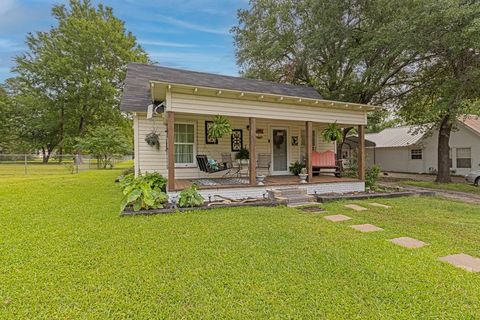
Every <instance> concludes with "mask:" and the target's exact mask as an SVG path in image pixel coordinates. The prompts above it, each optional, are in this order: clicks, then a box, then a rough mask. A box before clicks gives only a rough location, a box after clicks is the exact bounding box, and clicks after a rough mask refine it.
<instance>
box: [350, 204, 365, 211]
mask: <svg viewBox="0 0 480 320" xmlns="http://www.w3.org/2000/svg"><path fill="white" fill-rule="evenodd" d="M345 208H349V209H353V210H355V211H365V210H368V209H367V208H364V207H361V206H359V205H356V204H346V205H345Z"/></svg>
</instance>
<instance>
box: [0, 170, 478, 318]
mask: <svg viewBox="0 0 480 320" xmlns="http://www.w3.org/2000/svg"><path fill="white" fill-rule="evenodd" d="M119 172H120V171H119V170H106V171H98V170H97V171H88V172H83V173H80V174H79V175H68V174H65V175H63V174H59V175H47V176H44V177H41V178H40V176H26V177H23V176H19V177H15V176H14V177H5V176H4V177H0V228H1V232H0V318H1V319H34V318H43V319H78V318H80V319H94V318H95V319H125V318H135V319H153V318H156V319H161V318H172V319H180V318H217V319H221V318H224V319H240V318H241V319H244V318H247V319H248V318H250V319H256V318H288V319H292V318H303V319H319V318H331V319H336V318H342V319H345V318H358V319H359V318H363V319H379V318H385V319H392V318H403V319H412V318H421V319H426V318H431V319H438V318H443V319H448V318H450V319H459V318H469V319H478V318H480V308H479V305H480V274H474V273H469V272H466V271H463V270H460V269H457V268H455V267H453V266H450V265H448V264H446V263H443V262H440V261H438V260H437V258H438V257H440V256H444V255H447V254H452V253H459V252H465V253H468V254H471V255H475V256H480V232H479V230H480V209H479V207H478V206H477V207H475V206H471V205H466V204H461V203H456V202H448V201H446V200H440V199H435V198H397V199H389V200H377V202H382V203H385V204H389V205H392V206H393V209H390V210H385V209H380V208H374V207H368V208H369V210H368V211H365V212H354V211H352V210H347V209H344V208H343V204H342V203H332V204H328V205H326V208H327V210H328V212H329V213H331V214H335V213H343V214H347V215H349V216H351V217H353V218H354V219H353V220H351V221H347V222H342V223H332V222H329V221H327V220H325V219H323V218H322V216H323V215H324V214H313V213H301V212H300V211H298V210H296V209H290V208H284V207H278V208H237V209H228V210H212V211H208V212H207V211H205V212H194V213H193V212H192V213H183V214H169V215H157V216H138V217H124V218H121V217H119V215H118V202H119V199H120V197H121V195H120V192H119V190H118V189H117V187H116V186H115V185H114V184H113V181H114V178H115V177H116V176H117V175H118V174H119ZM355 203H358V204H362V205H364V206H368V204H367V203H366V202H361V201H359V202H355ZM358 223H373V224H375V225H378V226H380V227H383V228H385V231H383V232H378V233H372V234H362V233H359V232H357V231H355V230H353V229H351V228H349V227H348V226H349V225H352V224H358ZM397 236H411V237H415V238H418V239H421V240H423V241H426V242H428V243H430V246H428V247H425V248H421V249H415V250H408V249H404V248H401V247H398V246H395V245H393V244H391V243H389V242H388V241H387V239H390V238H393V237H397Z"/></svg>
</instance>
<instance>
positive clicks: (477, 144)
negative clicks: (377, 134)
mask: <svg viewBox="0 0 480 320" xmlns="http://www.w3.org/2000/svg"><path fill="white" fill-rule="evenodd" d="M437 146H438V131H435V132H434V133H433V134H432V135H430V136H428V137H425V138H424V139H423V140H422V141H421V142H420V143H419V144H418V145H417V146H410V147H401V148H376V149H375V163H377V164H378V165H380V167H381V168H382V170H384V171H397V172H411V173H420V172H421V173H429V172H430V171H431V170H437V152H438V151H437V150H438V147H437ZM417 148H421V149H423V159H422V160H412V159H411V157H410V150H411V149H417ZM450 148H451V149H452V160H453V161H452V162H453V167H452V169H453V170H455V172H456V174H460V175H465V174H467V173H468V172H469V171H470V170H475V169H480V136H479V135H477V134H475V133H473V132H472V131H471V130H469V129H468V128H465V127H463V126H462V127H461V128H460V129H459V130H458V131H454V132H452V134H451V136H450ZM457 148H471V157H472V168H471V169H466V168H457V163H456V149H457Z"/></svg>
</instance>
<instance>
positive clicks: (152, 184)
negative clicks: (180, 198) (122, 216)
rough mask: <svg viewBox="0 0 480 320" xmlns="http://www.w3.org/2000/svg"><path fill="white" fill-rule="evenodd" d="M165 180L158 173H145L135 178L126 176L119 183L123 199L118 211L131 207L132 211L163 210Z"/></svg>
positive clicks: (130, 175) (165, 196)
mask: <svg viewBox="0 0 480 320" xmlns="http://www.w3.org/2000/svg"><path fill="white" fill-rule="evenodd" d="M166 181H167V180H166V179H165V178H164V177H162V176H161V175H160V174H158V173H146V174H145V175H143V176H142V175H139V176H138V177H136V178H135V176H134V174H133V173H131V174H128V175H126V176H124V177H123V179H122V180H121V181H120V185H121V188H122V192H123V198H122V201H121V204H120V211H123V210H124V209H125V208H126V207H127V206H131V207H132V208H133V210H134V211H139V210H142V209H147V210H148V209H159V208H163V207H164V204H165V203H166V202H167V200H168V196H167V194H166V193H165V188H166Z"/></svg>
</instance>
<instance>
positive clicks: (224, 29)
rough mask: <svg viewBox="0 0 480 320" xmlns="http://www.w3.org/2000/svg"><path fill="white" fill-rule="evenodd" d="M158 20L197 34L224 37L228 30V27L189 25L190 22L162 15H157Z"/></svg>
mask: <svg viewBox="0 0 480 320" xmlns="http://www.w3.org/2000/svg"><path fill="white" fill-rule="evenodd" d="M159 18H160V19H161V21H162V22H165V23H167V24H171V25H174V26H177V27H180V28H184V29H190V30H194V31H199V32H206V33H214V34H222V35H225V34H228V29H229V28H228V27H222V28H212V27H207V26H203V25H199V24H196V23H191V22H187V21H183V20H180V19H175V18H172V17H168V16H162V15H159Z"/></svg>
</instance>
